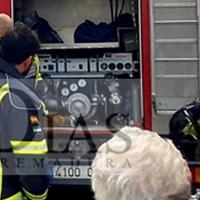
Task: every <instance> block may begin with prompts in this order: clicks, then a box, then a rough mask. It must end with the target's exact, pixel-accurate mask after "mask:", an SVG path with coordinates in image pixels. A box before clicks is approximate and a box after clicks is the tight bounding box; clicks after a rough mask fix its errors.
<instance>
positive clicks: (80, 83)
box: [78, 79, 86, 87]
mask: <svg viewBox="0 0 200 200" xmlns="http://www.w3.org/2000/svg"><path fill="white" fill-rule="evenodd" d="M78 85H79V86H80V87H85V86H86V81H85V80H84V79H80V80H79V81H78Z"/></svg>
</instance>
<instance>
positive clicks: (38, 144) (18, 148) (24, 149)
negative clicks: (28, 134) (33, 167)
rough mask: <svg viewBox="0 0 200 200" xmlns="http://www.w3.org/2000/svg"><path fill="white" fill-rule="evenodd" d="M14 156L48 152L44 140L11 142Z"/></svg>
mask: <svg viewBox="0 0 200 200" xmlns="http://www.w3.org/2000/svg"><path fill="white" fill-rule="evenodd" d="M11 145H12V147H13V152H14V153H15V154H30V155H39V154H45V153H47V152H48V147H47V142H46V139H43V140H41V141H11Z"/></svg>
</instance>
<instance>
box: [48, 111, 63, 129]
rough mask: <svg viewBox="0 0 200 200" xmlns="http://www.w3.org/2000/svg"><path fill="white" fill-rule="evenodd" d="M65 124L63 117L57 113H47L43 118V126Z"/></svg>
mask: <svg viewBox="0 0 200 200" xmlns="http://www.w3.org/2000/svg"><path fill="white" fill-rule="evenodd" d="M64 125H65V118H64V117H62V116H61V115H59V114H58V113H49V115H48V116H47V117H45V119H44V126H45V127H61V126H64Z"/></svg>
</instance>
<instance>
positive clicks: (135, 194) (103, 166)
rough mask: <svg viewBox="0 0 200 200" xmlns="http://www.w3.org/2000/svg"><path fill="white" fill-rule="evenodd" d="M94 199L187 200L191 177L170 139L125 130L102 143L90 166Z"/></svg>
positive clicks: (135, 129)
mask: <svg viewBox="0 0 200 200" xmlns="http://www.w3.org/2000/svg"><path fill="white" fill-rule="evenodd" d="M92 168H93V174H92V189H93V191H94V193H95V199H96V200H170V199H171V200H188V199H189V197H190V187H191V184H190V179H191V174H190V170H189V168H188V166H187V162H186V161H185V160H184V159H183V157H182V155H181V153H180V152H179V151H178V150H177V149H176V147H175V146H174V145H173V143H172V142H171V141H170V140H167V139H162V138H161V137H160V136H159V135H158V134H157V133H155V132H150V131H147V130H142V129H140V128H136V127H124V128H123V129H121V130H120V131H119V132H117V133H116V135H115V136H114V137H113V138H112V139H110V140H109V141H108V142H106V143H104V144H102V145H101V146H100V147H99V149H98V152H97V155H96V157H95V159H94V161H93V164H92Z"/></svg>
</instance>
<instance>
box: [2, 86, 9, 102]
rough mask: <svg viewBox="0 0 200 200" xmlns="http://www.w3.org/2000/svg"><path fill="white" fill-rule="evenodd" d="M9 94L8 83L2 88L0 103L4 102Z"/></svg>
mask: <svg viewBox="0 0 200 200" xmlns="http://www.w3.org/2000/svg"><path fill="white" fill-rule="evenodd" d="M8 93H9V85H8V83H6V84H4V85H3V86H2V87H1V88H0V103H1V101H2V100H3V98H4V96H5V95H6V94H8Z"/></svg>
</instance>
